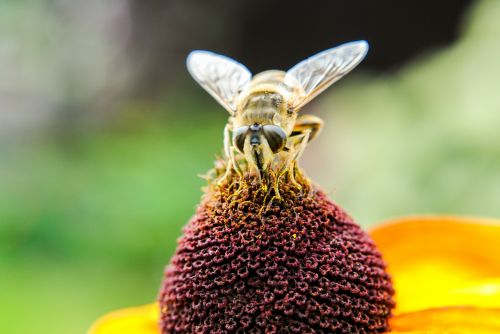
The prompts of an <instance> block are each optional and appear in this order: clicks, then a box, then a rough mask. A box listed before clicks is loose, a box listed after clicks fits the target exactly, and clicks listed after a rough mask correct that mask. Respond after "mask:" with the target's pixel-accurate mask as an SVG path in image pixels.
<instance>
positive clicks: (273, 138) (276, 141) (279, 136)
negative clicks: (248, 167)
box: [262, 125, 287, 153]
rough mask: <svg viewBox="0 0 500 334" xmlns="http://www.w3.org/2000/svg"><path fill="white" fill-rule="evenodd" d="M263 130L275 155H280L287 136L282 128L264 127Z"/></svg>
mask: <svg viewBox="0 0 500 334" xmlns="http://www.w3.org/2000/svg"><path fill="white" fill-rule="evenodd" d="M262 129H263V133H264V136H265V137H266V139H267V143H268V144H269V147H270V148H271V150H272V151H273V153H278V152H279V151H281V150H282V149H283V147H285V144H286V137H287V136H286V133H285V131H283V129H282V128H281V127H279V126H277V125H264V126H263V128H262Z"/></svg>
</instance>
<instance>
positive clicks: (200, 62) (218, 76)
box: [186, 50, 252, 113]
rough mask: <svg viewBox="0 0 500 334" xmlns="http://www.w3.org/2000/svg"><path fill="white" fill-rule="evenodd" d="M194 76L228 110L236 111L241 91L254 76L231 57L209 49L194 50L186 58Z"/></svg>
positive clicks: (188, 67) (189, 69)
mask: <svg viewBox="0 0 500 334" xmlns="http://www.w3.org/2000/svg"><path fill="white" fill-rule="evenodd" d="M186 64H187V69H188V71H189V73H191V75H192V76H193V78H194V79H195V80H196V81H197V82H198V83H199V84H200V86H201V87H203V88H204V89H205V90H206V91H207V92H208V93H209V94H210V95H212V97H214V98H215V99H216V100H217V102H219V103H220V104H221V105H222V106H223V107H224V108H226V110H227V111H229V112H230V113H233V112H235V111H236V102H237V97H238V95H239V93H240V92H241V91H242V90H243V89H244V88H245V87H246V86H247V85H248V83H249V82H250V80H251V78H252V74H251V73H250V71H249V70H248V69H247V68H246V67H245V66H244V65H242V64H240V63H238V62H236V61H235V60H232V59H231V58H228V57H225V56H221V55H218V54H216V53H213V52H209V51H201V50H196V51H192V52H191V53H190V54H189V56H188V57H187V60H186Z"/></svg>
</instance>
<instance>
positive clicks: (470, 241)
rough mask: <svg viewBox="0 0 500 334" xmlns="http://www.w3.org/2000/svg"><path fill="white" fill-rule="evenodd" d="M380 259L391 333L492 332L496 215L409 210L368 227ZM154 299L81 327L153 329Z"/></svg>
mask: <svg viewBox="0 0 500 334" xmlns="http://www.w3.org/2000/svg"><path fill="white" fill-rule="evenodd" d="M370 235H371V237H372V238H373V239H374V240H375V242H376V244H377V246H378V248H379V250H380V251H381V253H382V254H383V256H384V258H385V259H386V261H387V262H388V271H389V272H390V273H391V276H392V278H393V281H394V286H395V290H396V294H395V300H396V304H397V307H396V309H395V310H394V311H393V313H394V316H393V317H392V318H390V319H389V325H390V327H391V333H394V334H398V333H408V334H409V333H412V334H416V333H426V334H438V333H443V332H447V333H455V334H462V333H464V334H465V333H469V334H472V333H473V334H493V333H499V332H500V271H499V268H500V250H499V247H498V245H499V244H500V221H498V220H485V219H472V218H467V219H465V218H457V217H413V218H407V219H400V220H398V221H394V222H391V223H389V224H383V225H381V226H380V227H377V228H375V229H374V230H372V231H371V233H370ZM159 318H160V310H159V307H158V304H151V305H147V306H143V307H137V308H131V309H125V310H121V311H116V312H113V313H110V314H109V315H106V316H104V317H103V318H101V319H100V320H98V321H97V322H96V323H95V324H94V326H93V327H92V329H91V330H90V332H89V334H159V333H161V332H160V328H159V326H158V323H159Z"/></svg>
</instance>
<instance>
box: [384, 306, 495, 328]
mask: <svg viewBox="0 0 500 334" xmlns="http://www.w3.org/2000/svg"><path fill="white" fill-rule="evenodd" d="M390 326H391V329H392V331H391V334H403V333H405V334H410V333H412V334H418V333H421V334H424V333H425V334H437V333H454V334H465V333H467V334H493V333H500V309H480V308H444V309H434V310H427V311H420V312H414V313H408V314H402V315H398V316H396V317H394V318H392V319H391V321H390Z"/></svg>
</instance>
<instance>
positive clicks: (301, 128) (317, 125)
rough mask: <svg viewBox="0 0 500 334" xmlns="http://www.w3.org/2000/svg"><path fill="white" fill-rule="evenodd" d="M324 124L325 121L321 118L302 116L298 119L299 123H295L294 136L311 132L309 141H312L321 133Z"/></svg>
mask: <svg viewBox="0 0 500 334" xmlns="http://www.w3.org/2000/svg"><path fill="white" fill-rule="evenodd" d="M323 124H324V122H323V120H322V119H321V118H319V117H316V116H313V115H300V116H299V117H297V121H295V125H294V127H293V130H292V136H293V135H298V134H301V133H304V132H306V131H309V139H308V141H311V140H313V139H314V138H316V136H317V135H318V134H319V133H320V132H321V129H322V128H323Z"/></svg>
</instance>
